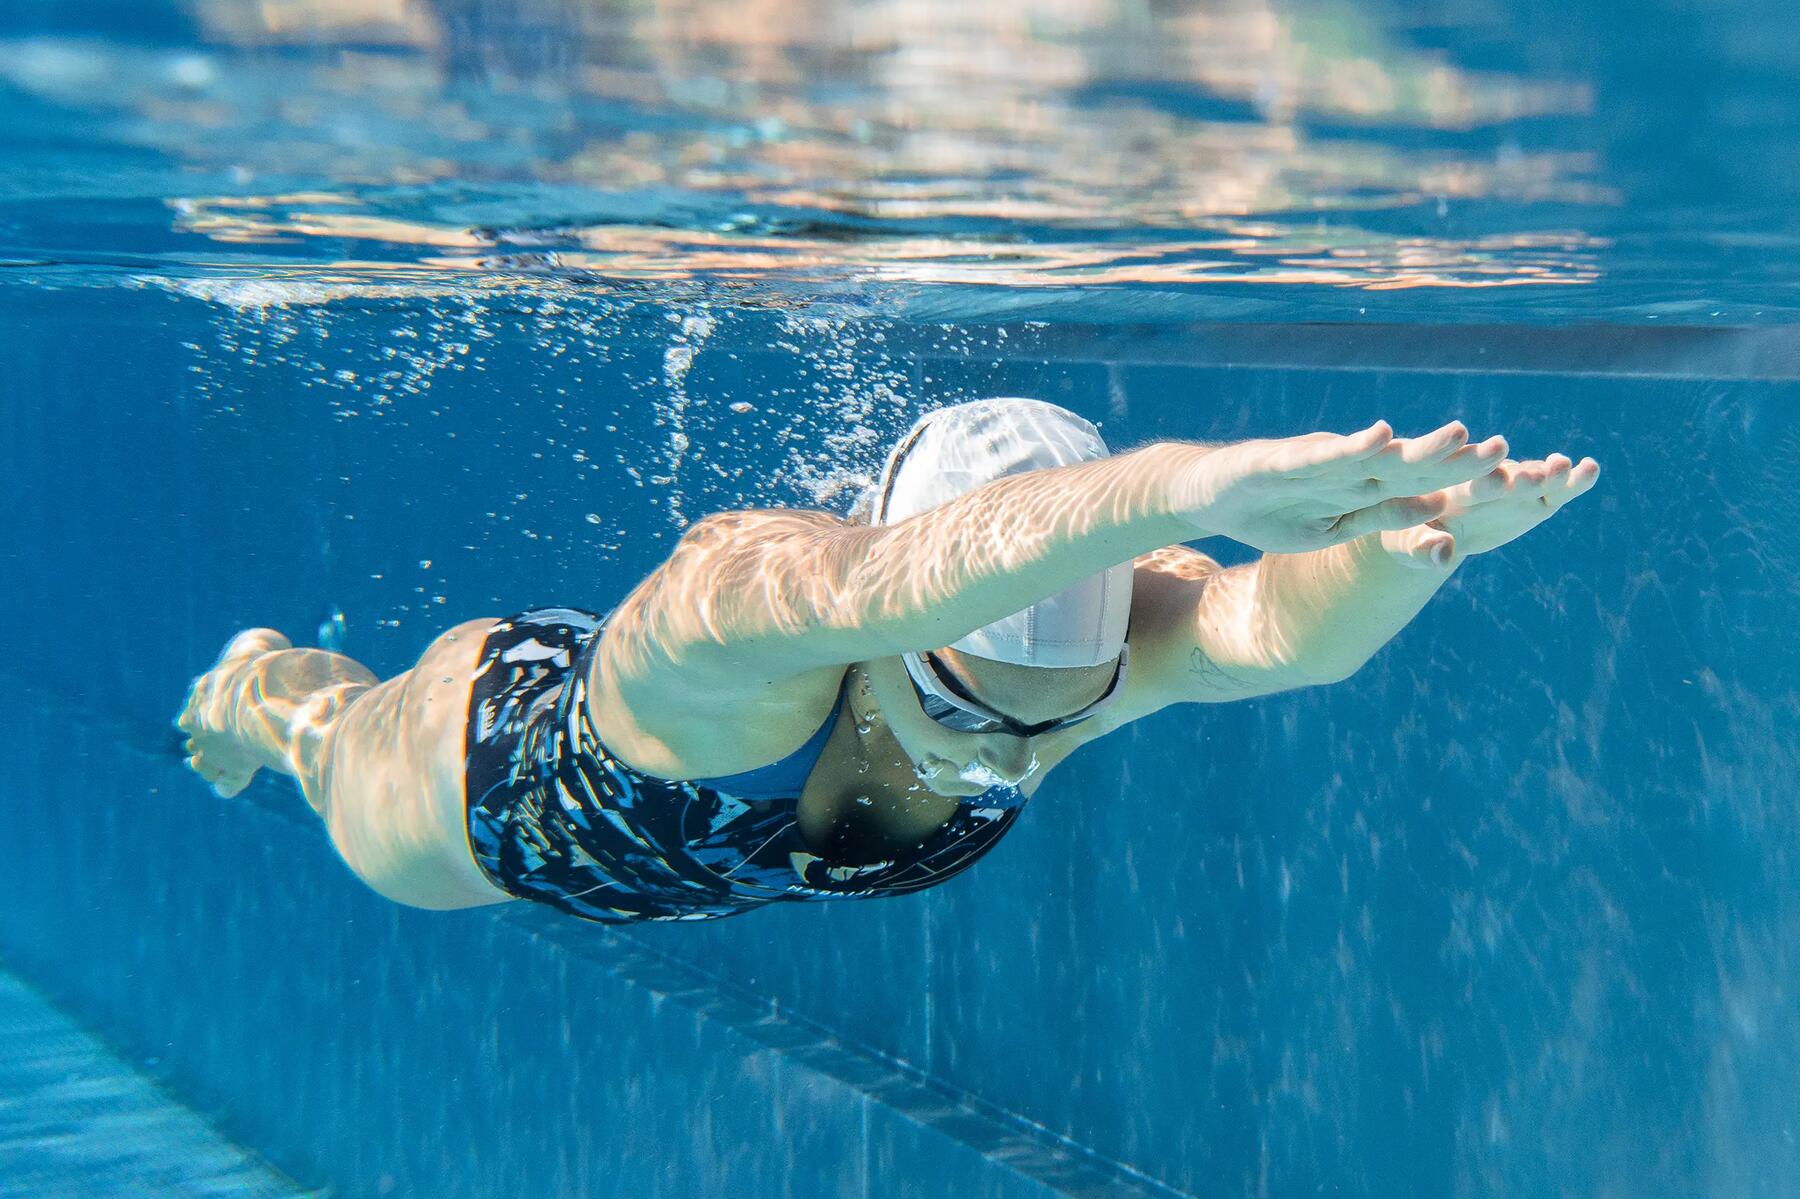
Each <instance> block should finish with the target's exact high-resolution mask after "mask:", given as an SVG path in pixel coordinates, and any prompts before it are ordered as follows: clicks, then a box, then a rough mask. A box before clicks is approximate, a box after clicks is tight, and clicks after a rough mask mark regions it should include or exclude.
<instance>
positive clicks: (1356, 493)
mask: <svg viewBox="0 0 1800 1199" xmlns="http://www.w3.org/2000/svg"><path fill="white" fill-rule="evenodd" d="M1467 440H1468V435H1467V432H1466V430H1464V429H1463V428H1462V426H1461V425H1460V424H1452V425H1446V426H1445V427H1444V428H1442V429H1440V430H1437V431H1436V432H1434V433H1432V434H1429V435H1427V436H1425V437H1421V438H1413V439H1406V438H1396V437H1394V435H1393V431H1392V429H1391V428H1389V426H1388V425H1387V424H1386V422H1377V423H1376V424H1374V425H1372V426H1370V427H1369V428H1367V429H1364V430H1362V431H1361V432H1359V433H1354V434H1350V435H1347V436H1339V435H1336V434H1330V433H1314V434H1308V435H1306V436H1302V437H1291V438H1282V439H1278V440H1271V441H1252V442H1240V443H1237V444H1234V445H1227V446H1203V445H1192V444H1185V443H1177V442H1160V443H1157V444H1153V445H1149V446H1145V447H1143V448H1142V449H1139V450H1134V451H1131V452H1129V453H1124V454H1119V455H1116V456H1114V457H1111V458H1105V459H1101V460H1099V461H1095V462H1087V463H1082V464H1080V465H1077V466H1067V467H1058V468H1055V469H1052V470H1043V471H1033V472H1030V473H1027V474H1021V475H1016V476H1013V477H1010V478H1005V479H1000V480H997V481H995V482H993V483H989V484H987V485H985V486H983V487H981V488H978V489H976V490H975V491H972V492H970V493H968V494H967V495H964V496H961V497H959V498H957V499H956V500H953V501H951V502H950V503H947V504H945V505H943V506H942V507H939V508H936V509H933V510H931V511H929V512H926V513H922V514H920V515H918V516H915V517H913V518H911V519H909V520H906V521H903V522H901V523H899V524H896V525H893V526H889V527H879V528H869V527H863V526H852V525H846V524H844V523H843V522H841V521H838V520H836V519H835V518H833V517H830V516H827V515H824V514H821V513H808V512H798V511H762V512H732V513H724V514H721V515H718V516H713V517H708V518H706V519H705V520H702V521H700V522H698V523H697V524H696V525H695V526H694V527H693V528H692V529H690V530H689V532H688V533H687V535H686V536H685V537H684V538H683V539H682V542H681V544H680V545H679V546H678V547H677V549H676V550H675V552H674V554H672V555H671V557H670V558H669V560H668V561H667V562H666V563H664V564H663V565H662V566H661V567H660V568H659V569H658V570H656V571H655V572H654V573H653V574H652V575H651V576H650V577H649V578H648V579H647V580H645V582H644V583H643V584H642V585H641V586H639V587H638V588H637V590H636V591H634V592H633V593H632V594H631V596H630V597H629V598H628V599H627V600H626V602H625V603H624V604H623V605H621V607H620V609H619V610H618V612H617V613H616V614H615V615H614V617H613V619H612V621H611V622H610V623H609V626H608V633H607V636H608V639H609V641H610V642H611V644H610V645H609V647H608V655H607V656H608V660H609V662H610V664H611V666H612V669H613V672H614V673H613V680H612V681H613V685H614V686H616V687H618V688H620V689H621V690H622V691H631V692H634V693H637V694H639V695H641V696H642V697H643V698H645V699H654V698H655V694H656V692H657V691H659V690H662V689H664V688H667V689H669V690H671V691H673V690H676V689H679V691H680V692H681V693H682V694H683V695H684V696H685V697H686V699H687V702H688V703H689V704H690V705H691V704H692V703H693V702H694V700H695V698H696V697H697V693H698V692H701V691H703V690H704V691H706V692H707V693H710V694H712V695H714V696H716V697H717V699H718V701H719V703H720V705H721V706H728V705H730V704H731V703H732V702H733V701H741V699H742V698H743V697H745V696H746V695H755V694H759V693H763V692H766V689H767V688H769V687H770V686H772V685H773V684H776V683H778V682H781V681H783V680H787V679H793V678H797V677H799V676H802V675H806V674H808V673H810V672H822V671H825V670H826V669H827V668H835V667H838V666H842V665H844V664H846V663H850V662H856V661H863V660H867V659H871V658H877V657H882V656H886V655H889V654H893V653H898V652H901V651H904V650H922V649H931V648H935V647H937V646H941V645H947V644H949V643H950V642H952V641H954V640H955V639H956V638H958V637H960V636H962V635H964V634H965V633H967V632H969V631H970V630H972V629H975V628H978V627H980V626H982V625H984V624H987V623H989V622H990V621H993V620H997V619H999V618H1001V617H1003V616H1006V615H1008V614H1009V613H1012V612H1016V611H1018V610H1019V609H1021V608H1023V607H1025V606H1027V605H1028V604H1031V603H1034V602H1036V601H1037V600H1040V599H1042V598H1044V597H1045V596H1048V595H1051V594H1054V593H1055V592H1057V591H1059V590H1061V589H1062V588H1064V587H1067V586H1069V585H1070V584H1072V583H1074V582H1075V581H1077V580H1078V579H1081V578H1083V577H1085V576H1087V575H1090V574H1093V573H1095V572H1097V571H1100V570H1104V569H1106V568H1107V567H1109V566H1112V565H1114V564H1116V563H1119V562H1126V561H1130V560H1132V559H1134V558H1137V557H1139V556H1140V555H1143V554H1146V553H1148V552H1150V551H1152V550H1154V549H1157V548H1158V547H1161V546H1167V545H1171V544H1174V543H1176V542H1180V541H1185V540H1189V539H1192V538H1195V537H1202V536H1208V535H1224V536H1228V537H1232V538H1235V539H1237V540H1239V541H1243V542H1246V543H1247V544H1250V545H1253V546H1256V547H1257V548H1260V549H1265V550H1276V551H1301V550H1310V549H1315V548H1322V547H1325V546H1330V545H1337V544H1341V543H1343V542H1347V541H1352V540H1355V539H1356V538H1358V537H1361V536H1364V535H1367V534H1369V533H1376V532H1380V531H1382V530H1384V529H1402V528H1406V527H1409V526H1412V525H1416V524H1418V523H1419V522H1420V521H1421V520H1424V519H1429V518H1430V517H1432V516H1435V515H1437V514H1438V511H1439V504H1438V502H1437V501H1435V500H1428V499H1422V498H1420V497H1422V496H1427V495H1430V494H1433V493H1437V492H1439V491H1440V489H1443V488H1446V487H1451V486H1454V485H1456V484H1459V483H1463V482H1466V481H1468V480H1471V479H1474V478H1477V477H1479V476H1481V475H1483V474H1486V473H1487V472H1488V471H1490V470H1491V469H1492V468H1493V464H1494V463H1495V462H1496V461H1497V460H1498V458H1499V455H1500V454H1501V453H1503V452H1504V449H1505V443H1504V442H1503V441H1501V440H1500V439H1499V438H1494V439H1492V440H1491V441H1490V442H1488V443H1484V445H1482V446H1470V445H1468V444H1467Z"/></svg>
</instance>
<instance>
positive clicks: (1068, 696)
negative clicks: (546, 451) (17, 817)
mask: <svg viewBox="0 0 1800 1199" xmlns="http://www.w3.org/2000/svg"><path fill="white" fill-rule="evenodd" d="M1506 453H1507V445H1506V442H1505V441H1504V440H1503V439H1502V438H1500V437H1490V438H1488V439H1487V440H1486V441H1483V442H1480V443H1478V444H1471V443H1470V441H1469V436H1468V432H1467V430H1466V429H1464V427H1463V426H1462V425H1461V424H1460V423H1451V424H1448V425H1445V426H1444V427H1442V428H1440V429H1438V430H1436V431H1434V432H1431V433H1428V434H1426V435H1424V436H1422V437H1413V438H1403V437H1396V436H1395V435H1394V433H1393V430H1392V429H1391V428H1390V427H1389V426H1388V425H1387V424H1386V423H1385V422H1378V423H1376V424H1374V425H1371V426H1370V427H1369V428H1367V429H1364V430H1362V431H1361V432H1358V433H1353V434H1350V435H1347V436H1339V435H1335V434H1331V433H1311V434H1307V435H1305V436H1300V437H1289V438H1281V439H1275V440H1263V441H1246V442H1239V443H1235V444H1229V445H1196V444H1186V443H1177V442H1161V443H1156V444H1152V445H1147V446H1144V447H1142V448H1139V449H1135V450H1132V451H1130V452H1127V453H1121V454H1118V455H1111V454H1109V453H1108V450H1107V447H1106V445H1105V443H1104V442H1103V441H1102V440H1101V437H1100V434H1099V432H1098V430H1096V429H1095V427H1094V426H1093V425H1091V424H1089V423H1088V422H1087V421H1085V420H1083V419H1081V418H1080V417H1078V416H1076V415H1075V414H1074V413H1072V412H1069V411H1067V410H1065V409H1062V408H1059V407H1056V406H1055V405H1052V404H1046V403H1041V402H1038V401H1035V400H1023V399H998V400H983V401H978V402H975V403H970V404H962V405H959V406H956V407H950V408H944V409H941V410H939V411H936V412H932V413H930V414H928V415H926V416H925V417H924V418H923V419H921V420H920V421H919V422H918V424H916V425H915V426H914V427H913V429H912V430H911V431H910V432H909V433H907V435H906V436H905V437H903V438H902V439H901V440H900V442H899V443H898V444H897V445H896V446H895V447H894V449H893V451H892V452H891V453H890V454H889V455H888V458H887V461H886V465H885V466H884V468H883V470H882V472H881V476H880V478H879V480H878V482H877V483H876V485H875V486H874V488H872V489H871V492H870V493H869V494H868V495H867V496H866V497H865V511H864V512H863V513H861V514H859V516H858V517H856V518H853V519H850V520H845V519H842V518H839V517H837V516H833V515H829V514H827V513H823V512H813V511H800V510H768V511H743V512H726V513H720V514H718V515H715V516H710V517H707V518H706V519H704V520H701V521H699V522H698V523H696V524H695V525H693V526H692V527H691V528H690V529H688V531H687V533H686V535H685V536H684V537H683V538H682V540H681V542H680V544H679V545H677V546H676V548H675V550H674V552H673V553H671V554H670V556H669V558H668V560H667V561H666V562H664V563H663V564H662V565H661V566H660V567H658V568H657V569H656V570H655V571H654V572H652V573H651V575H650V576H649V577H648V578H647V579H645V580H643V581H642V582H641V583H639V584H638V586H637V587H636V588H635V589H634V590H632V591H631V593H630V594H629V595H627V596H626V597H625V598H624V600H623V602H621V603H620V604H619V605H618V607H617V608H615V609H614V610H613V611H612V613H611V614H610V615H608V616H606V617H604V618H602V617H597V616H595V615H593V614H591V613H589V612H585V611H579V610H575V609H564V608H551V609H539V610H535V611H531V612H524V613H520V614H519V615H516V616H510V617H507V618H505V619H501V620H476V621H470V622H468V623H465V624H462V625H458V626H457V627H456V628H454V629H451V630H450V631H449V632H447V633H445V634H444V635H443V636H441V637H439V638H438V639H437V640H436V641H435V642H433V643H432V644H431V646H430V647H429V648H428V649H427V650H426V651H425V654H424V656H423V657H422V658H421V659H420V660H419V663H418V665H417V666H415V667H414V668H413V669H411V670H409V671H407V672H405V673H404V674H401V675H399V676H397V677H395V678H392V679H389V680H387V681H386V682H382V681H380V680H378V679H376V678H375V676H374V675H373V674H371V673H370V672H369V671H368V670H367V669H365V668H364V667H362V666H361V665H359V664H357V663H356V662H354V661H352V660H350V659H349V658H346V657H343V656H342V655H339V654H334V653H328V652H325V651H323V650H316V649H294V648H292V647H291V646H290V644H289V642H288V640H287V639H286V638H285V637H283V636H281V635H280V634H279V633H276V632H274V631H272V630H269V629H251V630H249V631H246V632H243V633H240V634H238V636H237V637H236V638H234V639H233V640H232V641H231V643H230V644H229V645H227V646H226V648H225V652H224V654H223V655H222V656H221V658H220V659H219V661H218V663H217V664H216V665H215V666H214V667H213V668H212V669H211V670H210V671H209V672H207V673H206V674H205V675H203V676H202V677H201V678H200V679H198V680H197V681H196V682H195V684H194V686H193V689H192V691H191V693H190V694H189V696H188V700H187V704H186V707H185V708H184V710H183V711H182V713H181V716H180V718H179V721H178V723H179V725H180V728H181V729H182V730H183V731H184V732H185V733H186V734H187V735H188V738H189V740H188V744H187V748H188V752H189V754H190V755H191V757H190V758H189V762H190V764H191V765H192V767H193V768H194V769H195V770H196V771H198V772H199V773H200V775H201V776H202V777H203V778H205V779H206V780H207V781H208V782H209V783H211V784H212V785H213V787H214V789H215V790H217V791H218V792H219V794H221V795H235V794H236V793H237V792H239V791H241V790H243V789H244V787H245V786H246V785H247V784H248V783H249V782H250V779H251V777H252V776H253V775H254V774H255V773H256V772H257V771H258V770H259V769H263V768H265V767H266V768H268V769H271V770H274V771H278V772H280V773H283V774H289V775H292V776H294V778H295V779H297V780H298V782H299V784H300V788H301V790H302V792H303V793H304V794H305V796H306V799H307V801H308V802H309V803H310V804H311V805H312V807H313V808H314V809H315V810H317V811H318V813H319V815H320V816H321V817H323V819H324V821H325V825H326V828H327V829H328V830H329V831H330V835H331V840H332V843H333V844H334V845H335V846H336V847H337V850H338V852H339V853H340V854H341V855H342V856H343V859H344V861H345V862H346V863H348V864H349V866H350V868H351V869H352V870H353V871H355V872H356V874H357V876H358V877H360V878H361V879H362V880H363V881H364V882H366V883H367V884H368V885H369V886H371V887H373V888H374V889H375V890H376V891H378V892H380V893H381V894H383V895H385V896H387V897H388V898H390V899H394V900H398V901H399V902H401V903H406V904H411V905H414V906H417V907H423V908H460V907H470V906H474V905H478V904H489V903H500V902H504V901H507V900H510V899H530V900H536V901H538V902H540V903H546V904H549V905H551V906H553V907H556V908H560V909H562V910H564V911H567V912H570V913H573V914H575V915H577V916H582V917H585V918H587V919H591V920H601V921H630V920H645V919H650V920H695V919H706V918H709V917H717V916H726V915H731V914H733V913H737V912H742V911H746V910H748V909H750V908H755V907H759V906H762V905H763V904H767V903H771V902H774V901H777V900H813V899H827V898H837V897H845V898H852V897H873V896H887V895H898V894H902V893H905V892H909V891H914V890H918V889H919V888H922V887H927V886H931V885H933V884H935V883H939V882H942V881H944V880H945V879H947V878H949V877H950V876H952V875H954V874H956V873H958V872H959V871H961V870H963V869H965V868H966V867H968V866H969V865H970V864H971V863H973V862H974V861H975V860H976V859H977V858H979V857H981V856H982V854H984V853H986V852H987V850H988V849H989V848H991V847H992V846H993V845H994V843H995V842H996V841H998V840H999V838H1000V837H1002V836H1003V835H1004V834H1005V833H1006V830H1007V829H1008V828H1010V827H1011V825H1012V823H1013V821H1014V820H1016V819H1017V818H1018V817H1019V814H1020V811H1021V809H1022V808H1023V807H1024V806H1025V804H1026V801H1027V800H1028V799H1029V797H1030V796H1031V795H1032V794H1033V793H1034V792H1035V791H1036V790H1037V789H1038V788H1039V786H1040V785H1042V783H1043V781H1044V778H1045V776H1046V775H1048V774H1049V773H1050V772H1051V771H1052V770H1053V769H1055V767H1056V766H1057V764H1058V763H1060V762H1061V761H1062V760H1063V759H1064V758H1066V757H1068V755H1069V754H1070V753H1072V752H1073V751H1074V750H1075V749H1076V748H1078V747H1079V746H1082V745H1085V744H1086V743H1087V742H1089V741H1092V740H1094V739H1095V738H1097V737H1101V736H1104V735H1105V734H1106V733H1108V732H1110V731H1112V730H1113V729H1116V728H1118V727H1119V726H1120V725H1123V724H1126V723H1129V722H1130V721H1133V720H1136V719H1138V718H1139V717H1142V716H1146V715H1148V714H1150V713H1151V712H1155V711H1157V710H1158V709H1160V708H1163V707H1166V706H1168V705H1170V704H1176V703H1184V702H1199V703H1211V702H1221V701H1225V700H1234V699H1245V698H1248V697H1251V696H1258V695H1268V694H1270V693H1272V692H1277V691H1284V690H1288V689H1291V688H1296V687H1305V686H1311V685H1315V684H1320V683H1329V682H1333V681H1336V680H1340V679H1343V678H1346V677H1347V676H1349V675H1350V674H1351V673H1352V672H1354V671H1355V670H1356V669H1357V668H1358V667H1360V666H1361V665H1362V664H1363V663H1364V662H1365V661H1367V660H1368V659H1369V657H1370V656H1371V655H1372V654H1374V653H1375V651H1376V650H1378V649H1380V648H1381V646H1382V645H1384V644H1385V643H1386V642H1387V641H1388V640H1389V639H1390V638H1391V637H1393V636H1394V635H1395V634H1396V633H1397V632H1399V630H1400V629H1401V628H1403V627H1404V626H1405V625H1406V623H1407V622H1408V621H1410V620H1411V619H1412V618H1413V616H1414V615H1415V614H1417V613H1418V611H1419V610H1420V608H1421V607H1423V606H1424V604H1425V602H1426V601H1427V600H1428V599H1430V598H1431V596H1432V594H1433V593H1434V592H1436V591H1437V589H1438V588H1439V587H1441V586H1443V584H1444V581H1445V580H1446V579H1448V578H1449V577H1450V575H1451V573H1452V572H1453V571H1455V570H1456V569H1457V568H1458V567H1459V566H1460V565H1461V564H1462V563H1463V562H1464V561H1466V560H1467V559H1468V558H1471V557H1474V556H1476V555H1478V554H1484V553H1486V552H1488V551H1489V550H1492V549H1495V548H1497V547H1499V546H1502V545H1504V544H1506V543H1507V542H1509V541H1511V540H1513V539H1514V538H1516V537H1518V536H1520V535H1521V534H1523V533H1524V532H1526V531H1527V530H1528V529H1530V528H1532V527H1533V526H1534V525H1536V524H1538V523H1540V522H1542V521H1544V520H1546V519H1548V518H1549V517H1550V516H1551V515H1552V514H1553V513H1555V512H1556V511H1557V510H1558V509H1559V508H1561V507H1562V506H1563V505H1564V504H1566V503H1568V502H1569V501H1570V500H1572V499H1574V498H1575V497H1576V496H1579V495H1581V494H1582V493H1583V492H1585V491H1587V490H1588V489H1589V488H1590V487H1592V486H1593V485H1594V480H1595V478H1596V477H1597V476H1598V474H1599V466H1598V465H1597V464H1596V463H1595V462H1594V461H1593V459H1591V458H1589V459H1583V460H1582V462H1581V463H1580V464H1579V465H1574V464H1572V463H1571V462H1570V460H1569V459H1568V458H1567V457H1565V456H1564V455H1561V454H1553V455H1551V456H1550V457H1549V458H1546V459H1542V460H1534V461H1524V462H1516V461H1512V460H1509V459H1507V457H1506ZM1209 536H1224V537H1229V538H1232V539H1235V540H1237V541H1240V542H1243V543H1245V544H1247V545H1249V546H1252V547H1254V548H1256V549H1259V550H1261V551H1263V555H1262V557H1261V558H1259V559H1258V560H1256V561H1254V562H1251V563H1248V564H1245V565H1242V566H1235V567H1231V568H1228V569H1227V568H1221V567H1220V566H1219V565H1218V564H1217V563H1216V562H1214V561H1213V560H1212V559H1211V558H1208V557H1207V556H1206V555H1204V554H1201V553H1199V552H1197V551H1195V550H1192V549H1189V548H1186V547H1185V546H1183V545H1182V544H1181V543H1182V542H1185V541H1191V540H1194V539H1196V538H1201V537H1209ZM1041 818H1042V819H1055V812H1054V811H1047V812H1044V813H1043V814H1042V817H1041Z"/></svg>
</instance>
